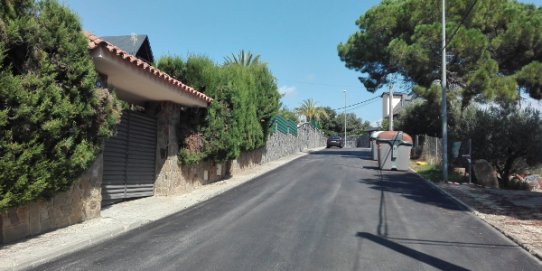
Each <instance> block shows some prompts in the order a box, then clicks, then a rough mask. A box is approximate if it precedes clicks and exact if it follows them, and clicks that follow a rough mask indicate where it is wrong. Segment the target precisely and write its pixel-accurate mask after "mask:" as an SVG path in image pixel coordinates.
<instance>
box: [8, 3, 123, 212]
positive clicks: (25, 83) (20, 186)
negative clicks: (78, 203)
mask: <svg viewBox="0 0 542 271" xmlns="http://www.w3.org/2000/svg"><path fill="white" fill-rule="evenodd" d="M87 44H88V42H87V40H86V38H85V37H84V36H83V34H82V32H81V25H80V23H79V21H78V18H77V16H76V15H74V14H73V13H72V12H71V11H70V10H68V9H67V8H65V7H63V6H61V5H60V4H58V3H57V2H56V1H33V0H26V1H25V0H22V1H7V2H6V1H3V5H1V6H0V68H1V69H0V197H1V198H0V209H4V208H7V207H11V206H17V205H21V204H23V203H25V202H29V201H32V200H34V199H37V198H40V197H44V198H49V197H51V196H52V195H54V194H55V193H57V192H58V191H63V190H66V189H67V188H68V187H70V185H71V184H72V182H73V181H74V180H76V179H77V177H78V176H79V175H80V174H81V173H83V172H84V170H85V169H86V168H87V167H89V166H90V164H91V163H92V162H93V160H94V159H95V157H96V155H97V153H98V151H99V146H100V145H101V141H102V139H103V138H105V137H107V136H109V135H111V133H112V130H111V129H112V127H113V125H114V124H115V123H116V122H117V121H118V119H119V117H120V112H121V111H120V109H121V108H120V103H119V102H118V100H117V99H116V98H115V97H114V96H112V95H111V94H110V92H109V91H107V90H105V89H96V88H95V82H96V73H95V71H94V66H93V64H92V60H91V58H90V55H89V53H88V48H87Z"/></svg>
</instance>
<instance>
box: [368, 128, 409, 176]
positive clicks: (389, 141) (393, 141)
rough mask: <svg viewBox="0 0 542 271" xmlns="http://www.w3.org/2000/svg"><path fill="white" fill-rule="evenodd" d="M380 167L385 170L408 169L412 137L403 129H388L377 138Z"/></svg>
mask: <svg viewBox="0 0 542 271" xmlns="http://www.w3.org/2000/svg"><path fill="white" fill-rule="evenodd" d="M376 143H377V146H378V167H379V168H380V169H384V170H408V169H409V168H410V150H411V149H412V143H413V141H412V137H411V136H410V135H408V134H407V133H404V132H401V131H386V132H382V133H380V134H379V135H378V136H377V138H376Z"/></svg>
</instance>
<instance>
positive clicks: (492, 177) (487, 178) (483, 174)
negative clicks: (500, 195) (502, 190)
mask: <svg viewBox="0 0 542 271" xmlns="http://www.w3.org/2000/svg"><path fill="white" fill-rule="evenodd" d="M473 171H474V175H475V176H476V179H477V180H478V184H480V185H483V186H488V187H495V188H499V181H498V180H497V171H495V169H494V168H493V167H492V166H491V164H490V163H489V162H488V161H486V160H483V159H481V160H476V161H475V162H474V165H473Z"/></svg>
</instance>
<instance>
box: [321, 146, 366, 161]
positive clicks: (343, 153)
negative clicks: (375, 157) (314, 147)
mask: <svg viewBox="0 0 542 271" xmlns="http://www.w3.org/2000/svg"><path fill="white" fill-rule="evenodd" d="M311 155H330V156H340V157H355V158H359V159H362V160H369V159H370V158H371V157H370V152H368V151H367V150H366V149H362V148H351V149H340V148H333V147H332V148H329V149H324V150H321V151H315V152H312V153H311Z"/></svg>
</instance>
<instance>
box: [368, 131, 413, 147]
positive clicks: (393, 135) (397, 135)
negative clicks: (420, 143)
mask: <svg viewBox="0 0 542 271" xmlns="http://www.w3.org/2000/svg"><path fill="white" fill-rule="evenodd" d="M376 140H377V141H379V142H385V141H401V144H403V145H412V143H413V141H412V137H411V136H410V135H409V134H407V133H404V132H401V131H385V132H382V133H380V134H378V136H377V138H376Z"/></svg>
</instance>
